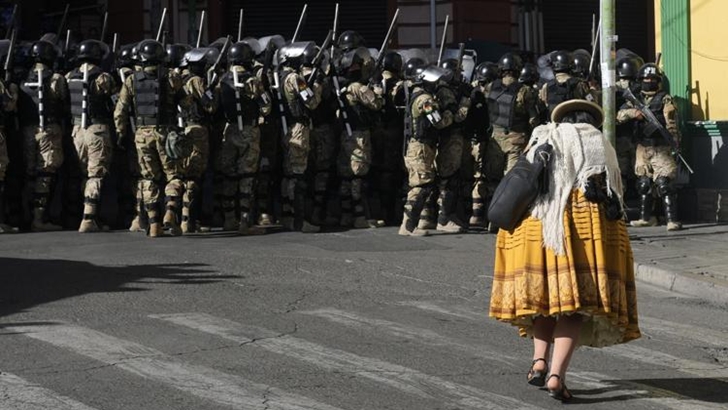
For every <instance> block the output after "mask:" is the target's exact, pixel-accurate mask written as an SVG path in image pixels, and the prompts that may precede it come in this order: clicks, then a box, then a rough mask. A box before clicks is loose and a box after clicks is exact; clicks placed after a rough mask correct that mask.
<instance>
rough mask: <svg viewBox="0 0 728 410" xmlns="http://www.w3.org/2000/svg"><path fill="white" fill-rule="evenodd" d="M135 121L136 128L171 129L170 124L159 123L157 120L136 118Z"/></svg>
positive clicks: (167, 122) (165, 122)
mask: <svg viewBox="0 0 728 410" xmlns="http://www.w3.org/2000/svg"><path fill="white" fill-rule="evenodd" d="M135 120H136V126H137V127H153V126H161V127H171V126H172V124H171V123H170V122H169V121H159V118H150V117H136V118H135Z"/></svg>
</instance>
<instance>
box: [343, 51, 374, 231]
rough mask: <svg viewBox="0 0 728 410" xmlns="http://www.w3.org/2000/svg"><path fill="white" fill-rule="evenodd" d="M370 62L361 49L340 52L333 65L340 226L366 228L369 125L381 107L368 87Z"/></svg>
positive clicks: (370, 157) (371, 64) (367, 224)
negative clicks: (338, 126)
mask: <svg viewBox="0 0 728 410" xmlns="http://www.w3.org/2000/svg"><path fill="white" fill-rule="evenodd" d="M373 63H374V60H373V59H372V58H371V55H370V54H369V50H368V49H366V48H364V47H359V48H355V49H352V50H349V51H346V52H344V54H343V55H342V56H341V58H340V59H339V61H338V62H337V68H336V70H337V74H338V75H339V76H340V77H339V79H338V81H339V86H340V87H341V88H340V92H341V94H342V96H341V98H342V102H343V108H341V109H340V110H339V116H340V118H341V120H342V122H343V124H344V127H343V129H342V133H341V146H340V149H339V158H338V163H339V166H338V168H339V176H340V177H341V185H340V186H339V196H340V200H341V226H343V227H346V228H350V227H353V228H369V227H370V224H369V222H368V220H367V216H366V204H365V200H366V198H365V193H366V190H365V188H364V181H365V180H364V178H365V177H366V176H367V174H368V173H369V168H370V166H371V162H372V141H371V129H370V126H371V124H372V122H373V121H372V120H373V112H375V111H380V110H381V109H382V108H383V107H384V98H383V97H382V94H383V90H382V88H381V87H377V86H374V87H373V88H370V87H369V86H368V85H367V84H366V83H367V82H368V81H369V77H370V75H371V70H372V69H373Z"/></svg>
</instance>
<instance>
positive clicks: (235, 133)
mask: <svg viewBox="0 0 728 410" xmlns="http://www.w3.org/2000/svg"><path fill="white" fill-rule="evenodd" d="M222 135H223V138H222V145H221V147H220V150H219V151H218V152H217V156H216V158H215V171H216V172H217V173H218V174H220V175H222V176H223V178H224V180H223V181H222V186H221V188H222V189H221V190H218V191H217V193H218V195H220V196H221V201H222V210H223V213H224V214H225V220H226V221H227V223H226V224H231V223H232V220H233V219H237V218H236V204H237V205H238V207H239V210H240V218H241V219H242V220H245V221H248V222H251V220H250V218H251V217H252V215H251V209H252V201H253V199H254V198H253V196H254V195H253V193H254V191H253V189H254V186H255V179H256V176H257V173H258V164H259V162H260V129H259V128H258V126H257V125H252V124H248V125H245V126H244V127H243V131H242V132H240V130H239V129H238V125H237V124H230V123H228V124H226V125H225V129H224V130H223V134H222Z"/></svg>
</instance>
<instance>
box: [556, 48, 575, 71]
mask: <svg viewBox="0 0 728 410" xmlns="http://www.w3.org/2000/svg"><path fill="white" fill-rule="evenodd" d="M551 68H552V69H553V70H554V72H555V73H568V72H571V69H572V68H573V57H572V56H571V53H570V52H568V51H566V50H559V51H557V52H555V53H554V54H553V55H552V56H551Z"/></svg>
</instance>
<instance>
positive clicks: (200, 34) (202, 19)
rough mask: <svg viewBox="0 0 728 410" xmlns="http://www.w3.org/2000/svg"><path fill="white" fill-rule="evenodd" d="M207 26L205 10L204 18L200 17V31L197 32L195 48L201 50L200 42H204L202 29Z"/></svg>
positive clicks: (203, 12)
mask: <svg viewBox="0 0 728 410" xmlns="http://www.w3.org/2000/svg"><path fill="white" fill-rule="evenodd" d="M204 26H205V10H202V16H201V17H200V29H199V30H198V31H197V43H196V44H195V47H197V48H200V42H201V41H202V28H203V27H204Z"/></svg>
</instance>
